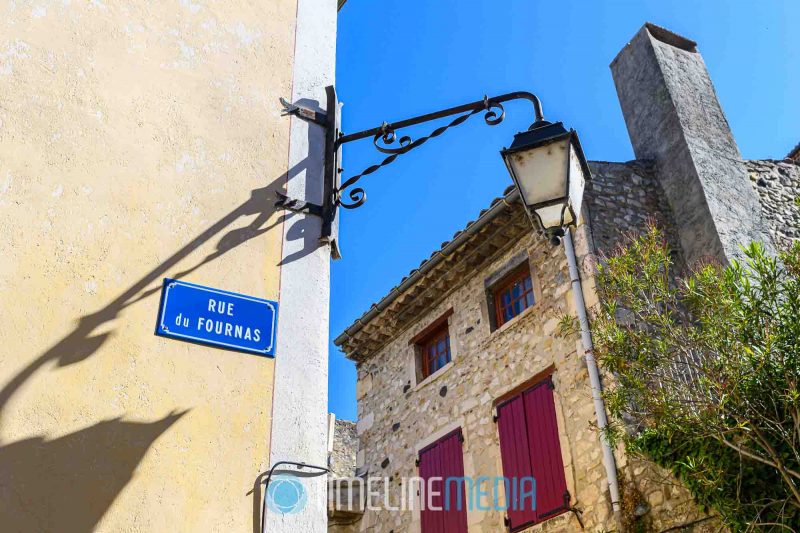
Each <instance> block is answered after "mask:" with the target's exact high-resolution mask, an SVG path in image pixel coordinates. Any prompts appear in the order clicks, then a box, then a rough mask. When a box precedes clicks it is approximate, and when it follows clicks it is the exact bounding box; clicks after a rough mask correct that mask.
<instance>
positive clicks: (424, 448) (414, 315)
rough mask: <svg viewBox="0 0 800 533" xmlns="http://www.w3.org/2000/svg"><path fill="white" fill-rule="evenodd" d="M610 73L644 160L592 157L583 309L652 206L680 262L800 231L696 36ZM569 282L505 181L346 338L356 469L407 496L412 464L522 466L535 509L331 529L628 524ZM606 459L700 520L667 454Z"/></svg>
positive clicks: (422, 468)
mask: <svg viewBox="0 0 800 533" xmlns="http://www.w3.org/2000/svg"><path fill="white" fill-rule="evenodd" d="M611 70H612V74H613V77H614V81H615V83H616V86H617V91H618V94H619V98H620V103H621V106H622V110H623V114H624V117H625V121H626V124H627V126H628V130H629V133H630V137H631V141H632V144H633V146H634V152H635V154H636V157H637V159H636V160H634V161H629V162H624V163H617V162H600V161H595V162H591V163H590V168H591V172H592V178H591V180H590V181H589V182H588V183H587V184H586V191H585V198H584V211H583V215H582V220H581V221H580V223H579V225H578V227H577V228H576V229H574V230H573V240H574V243H575V245H574V246H575V250H576V255H577V258H578V265H579V267H580V277H581V280H582V292H583V297H584V299H585V302H586V305H587V307H592V306H593V305H595V304H596V303H597V295H596V293H595V291H594V278H593V276H594V270H593V265H594V258H595V257H596V256H597V255H598V254H600V253H601V252H603V251H608V250H610V249H611V248H613V247H614V245H615V244H616V243H617V242H619V240H620V239H621V236H622V234H623V233H624V232H627V231H640V230H641V229H643V228H644V225H645V222H646V221H647V220H648V219H650V218H655V219H656V220H657V221H658V223H659V224H660V225H661V226H662V227H663V228H664V229H665V231H666V234H667V237H668V239H669V241H670V243H671V245H672V248H673V250H675V254H676V255H675V259H676V262H677V264H678V265H691V264H692V263H693V262H695V261H698V260H701V259H705V258H707V257H709V256H711V257H714V258H716V259H718V260H719V261H722V262H723V263H724V262H727V261H728V260H730V259H731V258H734V257H738V256H739V253H740V252H739V248H738V246H739V245H740V244H742V243H746V242H749V241H751V240H759V241H762V242H765V243H766V244H767V246H768V247H773V248H774V247H779V246H784V245H786V244H787V243H788V242H790V241H791V240H792V239H796V238H798V236H800V234H799V233H798V229H799V228H798V224H799V223H800V213H798V208H797V206H796V204H794V203H793V201H792V200H793V198H795V197H796V196H798V194H800V165H798V164H797V163H796V162H792V161H789V160H781V161H772V160H764V161H744V160H742V158H741V155H740V153H739V150H738V148H737V146H736V143H735V141H734V140H733V137H732V135H731V132H730V129H729V127H728V123H727V120H726V119H725V116H724V114H723V112H722V109H721V107H720V105H719V102H718V101H717V98H716V95H715V92H714V89H713V86H712V84H711V81H710V79H709V76H708V73H707V71H706V69H705V65H704V63H703V60H702V57H701V56H700V54H699V53H698V52H697V49H696V44H695V43H694V42H692V41H690V40H688V39H686V38H683V37H680V36H678V35H675V34H673V33H671V32H669V31H667V30H665V29H663V28H659V27H657V26H654V25H651V24H647V25H645V26H644V27H643V28H642V29H641V30H640V31H639V32H638V33H637V34H636V35H635V36H634V38H633V39H632V40H631V42H630V43H629V44H628V45H626V46H625V47H624V48H623V50H622V51H621V52H620V53H619V55H618V56H617V58H616V59H615V60H614V61H613V63H612V65H611ZM572 290H573V289H572V288H571V279H570V272H569V270H568V264H567V260H566V257H565V254H564V251H563V250H562V249H561V248H560V247H554V246H552V245H551V244H550V243H549V242H548V241H547V240H546V239H545V238H544V237H542V236H540V235H539V234H538V233H536V232H534V231H532V229H531V225H530V222H529V220H528V218H527V217H526V213H525V211H524V207H523V206H522V205H521V203H520V199H519V195H518V192H517V191H516V189H514V188H513V187H512V188H509V189H508V190H506V191H505V192H504V194H503V195H502V196H501V197H499V198H496V199H495V200H493V201H492V202H491V204H490V205H489V207H488V208H487V209H485V210H484V211H482V212H481V213H480V215H479V216H478V218H477V219H475V220H474V221H471V222H469V223H468V224H467V225H466V227H465V228H464V229H463V230H462V231H460V232H458V233H456V234H455V235H454V236H453V238H452V240H451V241H449V242H446V243H444V244H443V245H442V247H441V249H439V250H437V251H435V252H433V254H432V255H431V256H430V257H429V258H428V259H426V260H424V261H423V262H422V263H421V264H420V266H419V267H418V268H417V269H415V270H414V271H412V272H411V273H410V274H409V275H408V276H407V277H406V278H404V279H403V280H402V281H401V282H400V284H399V285H397V286H396V287H395V288H393V289H392V290H391V291H390V292H389V294H387V295H386V296H385V297H384V298H383V299H382V300H380V301H379V302H378V303H376V304H374V305H373V306H372V307H371V308H370V310H369V311H367V312H366V313H365V314H364V315H363V316H362V317H360V318H359V319H358V320H356V321H355V322H354V323H353V325H351V326H350V327H348V328H347V329H346V330H345V331H344V332H343V333H342V334H341V335H339V337H338V338H337V339H336V341H335V342H336V344H337V345H339V346H341V348H342V349H343V351H344V352H345V353H346V355H347V357H349V358H350V359H352V360H353V361H355V362H356V366H357V371H358V385H357V400H358V423H357V432H358V436H359V451H358V454H357V461H356V463H357V466H358V470H359V475H362V476H364V477H365V478H368V479H369V478H373V479H376V480H378V481H377V482H376V486H375V487H374V489H375V490H376V491H381V490H385V491H386V493H387V494H389V503H391V504H392V505H397V504H398V503H400V502H402V498H403V495H404V493H405V492H404V491H405V490H406V488H405V487H404V486H403V485H402V482H403V481H402V480H403V479H407V478H413V477H416V476H420V477H422V478H426V477H430V476H442V477H448V476H466V477H468V478H471V479H472V480H476V479H478V478H480V477H482V476H485V477H486V478H492V477H494V476H501V475H504V474H506V475H507V477H511V476H510V473H511V472H512V471H513V472H514V473H515V474H519V473H525V472H530V473H531V474H532V475H533V477H534V478H535V479H536V480H537V488H536V490H537V509H536V511H535V512H532V513H521V512H514V511H509V512H505V511H504V510H502V509H501V508H491V506H490V508H489V509H480V508H477V506H473V507H471V508H466V509H464V510H463V511H454V510H450V511H445V512H439V513H438V515H437V517H433V516H432V514H431V513H433V512H432V511H425V512H421V511H420V510H419V502H418V503H417V505H416V506H414V508H413V509H412V510H408V511H388V510H380V509H378V510H367V511H366V512H365V513H364V515H363V517H362V518H361V519H360V521H358V522H356V523H354V524H352V525H348V526H346V527H345V526H342V527H340V528H338V529H336V530H337V531H348V532H349V531H366V532H370V533H412V532H413V533H417V532H421V533H434V532H440V531H447V533H451V532H452V533H460V532H464V531H469V532H470V533H475V532H487V533H488V532H497V531H504V530H511V531H523V530H524V531H574V530H579V529H580V528H584V527H585V528H586V529H588V530H592V531H600V530H613V529H616V528H617V527H618V524H617V522H616V518H615V516H614V509H613V503H618V502H612V497H613V491H611V490H610V484H611V483H612V480H611V479H610V477H611V474H609V473H608V470H607V468H606V466H604V463H603V450H602V447H601V444H600V440H599V435H598V432H597V431H596V424H597V418H596V413H595V406H594V405H593V402H592V396H591V390H590V385H589V380H588V372H587V367H586V363H585V361H584V358H583V355H584V348H583V345H582V343H581V340H580V338H579V337H578V336H572V337H562V336H559V335H557V331H556V330H557V325H558V321H559V318H560V317H561V316H563V315H564V314H572V315H574V314H575V311H576V309H575V304H574V303H573V302H574V300H573V294H572ZM613 463H614V464H612V465H611V471H612V472H615V473H616V474H615V475H616V478H617V480H616V482H615V483H616V484H617V485H618V486H619V487H620V489H619V490H620V491H621V492H623V493H624V494H627V493H628V492H629V491H633V492H634V493H635V494H637V499H638V500H640V502H641V503H642V504H644V505H642V507H641V508H642V512H644V513H647V515H648V517H649V519H650V520H651V521H652V523H653V524H654V525H655V526H656V527H660V528H662V529H663V528H667V527H673V526H676V525H678V524H682V523H687V522H691V521H693V520H696V519H698V518H702V517H703V515H702V513H701V512H700V511H699V510H698V509H697V508H696V507H695V505H694V504H693V502H692V500H691V497H690V495H689V494H688V492H687V491H685V490H684V489H682V488H681V487H680V486H678V485H677V484H674V483H670V482H664V481H663V480H664V479H666V478H665V477H664V476H665V474H664V473H663V472H660V471H659V470H658V469H657V468H655V467H653V466H652V465H648V464H643V463H641V462H639V461H637V460H635V459H633V458H632V457H629V456H627V455H626V454H625V452H624V450H621V449H618V450H615V451H614V457H613ZM440 488H441V487H440ZM504 489H505V487H501V488H500V489H499V490H498V492H499V493H500V495H501V496H500V498H501V499H502V498H503V497H507V496H508V495H507V494H504V493H505V490H504ZM412 492H413V491H412ZM410 494H411V493H410ZM416 494H417V493H416V492H413V494H411V495H412V496H414V495H416ZM519 494H521V493H518V496H519ZM465 507H466V506H465Z"/></svg>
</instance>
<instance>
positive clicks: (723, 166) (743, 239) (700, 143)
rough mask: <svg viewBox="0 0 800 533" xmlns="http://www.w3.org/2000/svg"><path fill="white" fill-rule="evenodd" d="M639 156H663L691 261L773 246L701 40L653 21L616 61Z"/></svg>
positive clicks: (663, 174)
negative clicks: (749, 245)
mask: <svg viewBox="0 0 800 533" xmlns="http://www.w3.org/2000/svg"><path fill="white" fill-rule="evenodd" d="M611 72H612V74H613V76H614V83H615V84H616V87H617V94H618V95H619V100H620V104H621V106H622V113H623V115H624V116H625V123H626V125H627V127H628V133H629V135H630V138H631V142H632V144H633V149H634V152H635V154H636V157H637V159H650V160H653V161H654V162H655V164H656V170H657V174H658V179H659V181H660V182H661V185H662V187H663V188H664V192H665V194H666V196H667V200H668V201H669V204H670V207H671V209H672V212H673V215H674V218H675V222H676V225H677V230H678V236H679V239H680V244H681V247H682V248H683V252H684V254H685V257H686V259H687V261H688V262H689V264H691V263H693V262H695V261H697V260H701V259H707V258H709V257H711V258H714V259H717V260H719V261H720V262H721V263H723V264H726V263H727V262H728V260H730V259H732V258H740V257H741V256H742V253H741V250H740V246H741V245H743V244H747V243H749V242H752V241H760V242H763V243H764V244H765V245H766V246H768V247H771V240H770V236H769V233H768V231H767V229H766V224H765V223H764V222H763V220H762V217H761V207H760V204H759V200H758V196H757V194H756V192H755V191H754V190H753V187H752V185H751V184H750V180H749V178H748V174H747V168H746V166H745V164H744V162H743V161H742V156H741V154H740V153H739V148H738V147H737V146H736V142H735V141H734V139H733V135H732V134H731V130H730V126H729V125H728V121H727V119H726V118H725V114H724V113H723V111H722V107H721V106H720V104H719V100H718V99H717V95H716V92H715V91H714V86H713V85H712V83H711V78H710V77H709V75H708V71H707V70H706V66H705V63H704V62H703V58H702V56H701V55H700V54H699V53H698V52H697V45H696V43H695V42H694V41H691V40H689V39H686V38H684V37H681V36H679V35H676V34H674V33H672V32H670V31H669V30H666V29H664V28H661V27H658V26H655V25H653V24H650V23H647V24H645V25H644V26H643V27H642V29H641V30H639V32H638V33H637V34H636V35H635V36H634V37H633V39H632V40H631V42H630V43H628V44H627V46H625V48H623V49H622V51H621V52H620V53H619V54H618V55H617V57H616V58H615V59H614V61H613V62H612V63H611Z"/></svg>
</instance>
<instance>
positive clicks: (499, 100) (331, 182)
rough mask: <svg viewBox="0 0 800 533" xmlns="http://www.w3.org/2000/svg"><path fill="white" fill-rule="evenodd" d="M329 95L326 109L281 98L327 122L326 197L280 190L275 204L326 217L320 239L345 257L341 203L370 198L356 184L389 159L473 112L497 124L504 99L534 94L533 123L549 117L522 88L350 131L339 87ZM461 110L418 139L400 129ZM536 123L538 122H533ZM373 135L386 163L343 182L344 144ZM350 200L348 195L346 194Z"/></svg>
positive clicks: (288, 108)
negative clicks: (344, 128) (318, 200)
mask: <svg viewBox="0 0 800 533" xmlns="http://www.w3.org/2000/svg"><path fill="white" fill-rule="evenodd" d="M325 91H326V95H327V108H326V112H325V113H322V112H319V111H315V110H313V109H308V108H305V107H302V106H299V105H295V104H292V103H291V102H289V101H287V100H285V99H283V98H281V104H282V105H283V111H282V112H283V114H284V115H294V116H296V117H298V118H301V119H303V120H306V121H308V122H312V123H314V124H318V125H320V126H322V127H323V128H325V166H324V176H323V186H324V190H323V196H322V197H323V203H322V205H316V204H312V203H309V202H304V201H301V200H295V199H291V198H287V197H286V196H285V195H281V194H279V198H278V201H277V202H276V203H275V206H276V207H277V208H279V209H287V210H290V211H294V212H297V213H305V214H310V215H315V216H320V217H322V234H321V236H320V240H321V241H322V242H327V243H330V245H331V255H332V257H333V258H334V259H339V258H340V257H341V254H340V251H339V246H338V242H337V236H338V225H339V220H338V207H339V206H341V207H343V208H345V209H355V208H356V207H359V206H361V205H363V204H364V202H366V200H367V193H366V191H364V189H363V188H361V187H353V186H354V185H355V184H356V183H357V182H358V181H359V180H360V179H361V178H363V177H364V176H367V175H369V174H372V173H373V172H375V171H377V170H378V169H380V168H382V167H385V166H386V165H389V164H390V163H392V162H394V161H395V160H396V159H397V158H398V157H400V156H401V155H403V154H406V153H408V152H410V151H411V150H413V149H415V148H418V147H420V146H422V145H423V144H425V143H426V142H427V141H428V140H430V139H433V138H434V137H438V136H440V135H442V134H443V133H444V132H446V131H447V130H448V129H450V128H452V127H454V126H458V125H460V124H463V123H464V122H466V121H467V120H468V119H469V118H470V117H472V116H473V115H476V114H478V113H481V112H483V113H484V115H483V120H484V122H485V123H486V124H487V125H488V126H496V125H498V124H500V123H501V122H503V120H504V119H505V108H504V107H503V103H505V102H509V101H512V100H528V101H529V102H531V104H532V105H533V111H534V115H535V122H534V124H533V126H536V125H539V124H542V123H543V122H544V117H543V114H542V105H541V103H540V101H539V98H538V97H536V95H534V94H532V93H529V92H525V91H517V92H513V93H508V94H503V95H500V96H494V97H489V96H484V97H483V98H482V99H481V100H476V101H474V102H470V103H468V104H464V105H460V106H456V107H451V108H448V109H443V110H441V111H436V112H433V113H428V114H426V115H420V116H417V117H413V118H409V119H406V120H401V121H398V122H392V123H388V122H383V123H382V124H381V125H380V126H377V127H375V128H371V129H367V130H363V131H359V132H357V133H351V134H349V135H344V134H343V133H342V132H341V131H340V129H341V109H340V106H341V104H340V103H339V101H338V99H337V98H336V90H335V89H334V88H333V87H332V86H329V87H326V88H325ZM450 116H455V118H454V119H452V120H451V121H450V122H449V123H448V124H445V125H443V126H440V127H438V128H436V129H434V130H433V131H432V132H431V133H429V134H428V135H426V136H424V137H420V138H418V139H416V140H414V139H412V138H411V136H409V135H401V136H399V137H398V133H397V132H398V131H400V130H402V129H403V128H408V127H410V126H416V125H418V124H424V123H426V122H430V121H433V120H438V119H442V118H445V117H450ZM533 126H532V127H533ZM370 137H372V143H373V145H374V146H375V149H376V150H377V151H378V152H380V153H382V154H386V157H385V158H384V159H383V161H381V162H380V163H377V164H374V165H371V166H369V167H367V168H365V169H364V170H362V171H361V172H360V173H358V174H356V175H354V176H352V177H350V178H348V179H347V180H345V181H344V182H341V173H342V171H343V170H342V168H341V165H340V162H341V150H342V145H344V144H347V143H350V142H354V141H359V140H362V139H367V138H370ZM345 193H346V196H347V198H349V200H347V201H344V200H343V199H342V198H343V195H345Z"/></svg>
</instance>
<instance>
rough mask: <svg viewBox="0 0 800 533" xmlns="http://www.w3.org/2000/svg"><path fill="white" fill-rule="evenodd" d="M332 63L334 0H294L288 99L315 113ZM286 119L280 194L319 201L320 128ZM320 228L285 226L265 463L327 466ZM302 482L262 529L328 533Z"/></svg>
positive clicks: (325, 263) (330, 79) (310, 486)
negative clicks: (297, 495)
mask: <svg viewBox="0 0 800 533" xmlns="http://www.w3.org/2000/svg"><path fill="white" fill-rule="evenodd" d="M335 62H336V0H298V6H297V29H296V37H295V53H294V76H293V89H292V95H291V100H292V102H294V103H298V104H302V105H305V106H307V107H312V108H317V109H320V110H322V109H321V107H322V106H324V105H325V87H326V86H327V85H332V84H333V83H334V75H335ZM275 105H278V102H275ZM287 120H291V126H290V134H289V138H290V147H289V173H288V175H287V194H288V195H289V197H291V198H297V199H301V200H306V201H309V202H314V203H317V204H320V203H322V190H323V187H322V185H323V184H322V170H323V155H324V146H325V131H324V130H323V128H321V127H320V126H317V125H314V124H309V123H308V122H305V121H303V120H302V119H299V118H297V117H291V118H290V119H287ZM320 230H321V221H320V219H319V218H317V217H314V216H310V215H309V216H306V215H300V214H292V215H291V216H289V218H288V219H287V220H286V222H285V224H284V235H283V252H282V257H281V277H280V312H279V313H280V314H279V318H278V344H277V349H276V357H275V386H274V397H273V412H272V416H273V419H272V437H271V449H270V466H271V465H274V464H275V463H276V462H278V461H296V462H304V463H308V464H313V465H319V466H327V448H328V446H327V443H328V435H327V433H328V416H327V410H328V328H329V325H328V319H329V305H330V248H329V246H327V245H323V246H320V244H319V235H320ZM302 483H303V485H304V487H305V488H306V491H307V494H308V503H307V505H306V508H305V509H303V510H302V511H300V512H299V513H295V514H279V513H273V512H269V511H268V512H267V514H266V519H265V521H264V530H265V531H266V532H269V533H297V532H299V531H302V532H304V533H324V532H326V531H327V505H326V503H327V484H326V477H324V476H323V477H317V478H304V479H303V480H302Z"/></svg>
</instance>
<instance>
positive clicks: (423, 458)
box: [419, 429, 467, 533]
mask: <svg viewBox="0 0 800 533" xmlns="http://www.w3.org/2000/svg"><path fill="white" fill-rule="evenodd" d="M461 441H462V437H461V430H460V429H458V430H456V431H454V432H452V433H449V434H448V435H446V436H445V437H443V438H441V439H439V440H438V441H436V442H434V443H433V444H431V445H430V446H427V447H425V448H423V449H422V450H421V451H420V452H419V477H420V478H422V480H423V481H424V482H425V483H424V484H423V486H422V488H421V490H420V498H421V501H422V502H423V504H422V512H421V522H422V533H467V495H466V493H465V492H464V491H465V490H466V487H465V486H464V481H463V478H464V457H463V455H462V451H461ZM430 478H441V479H440V480H435V481H432V482H431V484H432V487H431V489H432V490H431V498H430V504H431V507H434V508H437V510H434V509H429V508H428V500H429V499H428V495H427V494H426V492H425V487H427V486H428V480H429V479H430ZM448 478H458V479H457V481H450V482H449V483H448V482H447V480H448ZM447 485H449V489H447ZM436 493H438V494H436Z"/></svg>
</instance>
